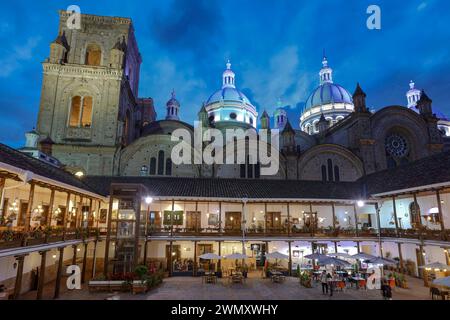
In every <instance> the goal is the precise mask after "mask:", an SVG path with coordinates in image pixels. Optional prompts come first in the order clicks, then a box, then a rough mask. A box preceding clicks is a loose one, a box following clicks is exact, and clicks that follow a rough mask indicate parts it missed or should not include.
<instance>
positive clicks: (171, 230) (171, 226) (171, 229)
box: [170, 200, 175, 259]
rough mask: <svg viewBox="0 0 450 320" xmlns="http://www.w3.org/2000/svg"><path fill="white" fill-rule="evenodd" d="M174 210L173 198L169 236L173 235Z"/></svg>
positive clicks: (173, 201)
mask: <svg viewBox="0 0 450 320" xmlns="http://www.w3.org/2000/svg"><path fill="white" fill-rule="evenodd" d="M174 211H175V200H172V212H171V213H170V237H173V212H174ZM171 246H172V245H171ZM170 259H172V257H170Z"/></svg>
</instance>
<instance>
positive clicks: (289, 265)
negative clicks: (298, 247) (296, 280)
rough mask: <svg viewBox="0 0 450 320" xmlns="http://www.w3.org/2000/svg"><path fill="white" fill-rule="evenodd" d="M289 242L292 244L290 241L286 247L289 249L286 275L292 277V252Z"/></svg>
mask: <svg viewBox="0 0 450 320" xmlns="http://www.w3.org/2000/svg"><path fill="white" fill-rule="evenodd" d="M291 242H292V241H288V247H289V262H288V268H289V272H288V275H289V276H292V250H291Z"/></svg>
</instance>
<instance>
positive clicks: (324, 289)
mask: <svg viewBox="0 0 450 320" xmlns="http://www.w3.org/2000/svg"><path fill="white" fill-rule="evenodd" d="M320 282H321V283H322V294H328V278H327V272H326V271H325V270H324V271H323V272H322V274H321V275H320Z"/></svg>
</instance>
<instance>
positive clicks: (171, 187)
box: [85, 176, 361, 200]
mask: <svg viewBox="0 0 450 320" xmlns="http://www.w3.org/2000/svg"><path fill="white" fill-rule="evenodd" d="M85 182H86V183H87V184H89V185H90V186H91V187H92V188H94V189H96V190H98V192H99V193H101V194H103V195H108V194H109V187H110V185H111V183H137V184H139V183H140V184H142V185H144V186H146V187H147V189H148V191H149V193H150V195H151V196H160V197H212V198H232V199H237V198H249V199H341V200H344V199H345V200H354V199H359V197H360V195H361V194H360V190H361V188H359V186H360V184H359V183H354V182H338V183H333V182H322V181H297V180H270V179H265V180H252V179H219V178H215V179H211V178H173V177H99V176H97V177H94V176H90V177H86V178H85Z"/></svg>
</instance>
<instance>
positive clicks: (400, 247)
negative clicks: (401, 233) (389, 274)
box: [397, 242, 404, 272]
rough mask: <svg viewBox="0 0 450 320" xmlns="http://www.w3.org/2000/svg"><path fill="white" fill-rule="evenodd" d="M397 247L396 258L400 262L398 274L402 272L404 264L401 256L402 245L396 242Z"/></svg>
mask: <svg viewBox="0 0 450 320" xmlns="http://www.w3.org/2000/svg"><path fill="white" fill-rule="evenodd" d="M397 246H398V258H399V260H400V272H403V268H404V263H403V254H402V244H401V243H400V242H397Z"/></svg>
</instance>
